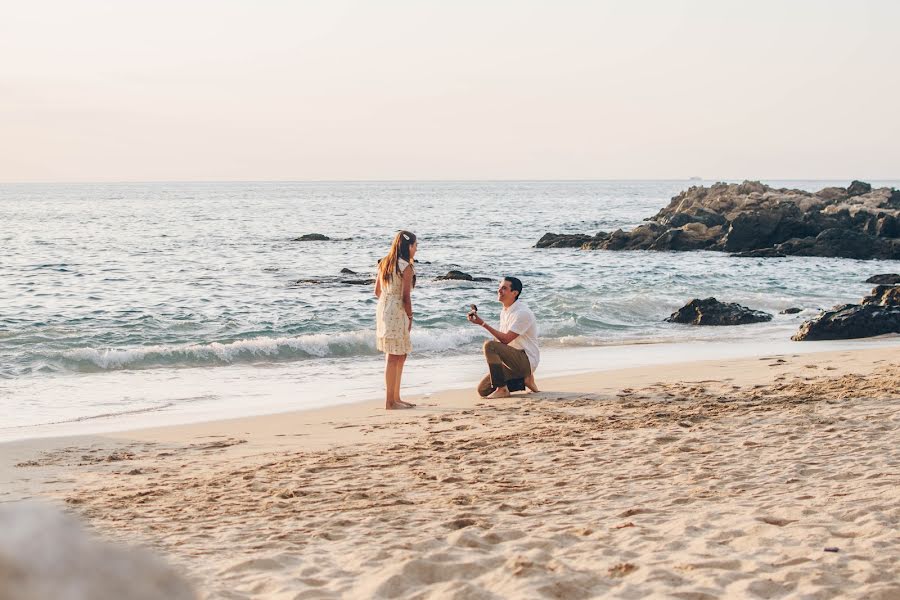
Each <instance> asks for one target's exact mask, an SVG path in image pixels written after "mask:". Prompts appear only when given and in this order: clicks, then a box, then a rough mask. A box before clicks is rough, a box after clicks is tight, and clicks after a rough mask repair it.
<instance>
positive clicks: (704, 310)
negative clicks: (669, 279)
mask: <svg viewBox="0 0 900 600" xmlns="http://www.w3.org/2000/svg"><path fill="white" fill-rule="evenodd" d="M771 320H772V315H770V314H769V313H765V312H762V311H759V310H752V309H749V308H747V307H746V306H741V305H740V304H737V303H735V302H719V301H718V300H716V299H715V298H706V299H703V300H699V299H697V298H695V299H693V300H691V301H690V302H688V303H687V304H686V305H685V306H683V307H681V308H680V309H678V311H677V312H674V313H672V315H671V316H670V317H668V318H667V319H666V321H668V322H669V323H686V324H689V325H746V324H748V323H762V322H765V321H771Z"/></svg>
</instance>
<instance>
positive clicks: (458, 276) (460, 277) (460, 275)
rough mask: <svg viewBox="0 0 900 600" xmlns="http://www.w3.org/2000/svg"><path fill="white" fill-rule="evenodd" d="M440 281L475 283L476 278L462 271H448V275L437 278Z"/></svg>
mask: <svg viewBox="0 0 900 600" xmlns="http://www.w3.org/2000/svg"><path fill="white" fill-rule="evenodd" d="M435 279H436V280H438V281H444V280H452V281H473V280H474V279H475V278H474V277H472V276H471V275H469V274H468V273H464V272H462V271H456V270H453V271H447V273H446V275H439V276H438V277H435Z"/></svg>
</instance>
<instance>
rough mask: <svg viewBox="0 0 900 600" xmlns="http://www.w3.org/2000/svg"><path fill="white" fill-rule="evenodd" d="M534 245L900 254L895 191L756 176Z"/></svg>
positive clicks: (692, 191) (753, 253)
mask: <svg viewBox="0 0 900 600" xmlns="http://www.w3.org/2000/svg"><path fill="white" fill-rule="evenodd" d="M536 247H538V248H567V247H581V248H583V249H586V250H595V249H602V250H719V251H724V252H732V253H735V254H736V255H738V256H750V257H773V256H789V255H797V256H835V257H845V258H861V259H873V258H878V259H900V191H898V190H894V189H891V188H879V189H872V186H871V185H869V184H868V183H864V182H861V181H854V182H853V183H852V184H851V185H850V186H849V187H848V188H841V187H828V188H824V189H822V190H820V191H818V192H815V193H813V192H806V191H803V190H791V189H785V188H772V187H770V186H767V185H764V184H762V183H759V182H757V181H745V182H744V183H741V184H733V183H717V184H714V185H712V186H710V187H704V186H694V187H691V188H689V189H688V190H686V191H684V192H682V193H680V194H679V195H677V196H675V197H674V198H672V201H671V202H670V203H669V205H668V206H666V207H665V208H663V209H662V210H660V211H659V212H658V213H657V214H656V215H654V216H653V217H650V218H649V219H647V220H646V222H645V223H643V224H641V225H639V226H637V227H635V228H634V229H632V230H631V231H628V232H626V231H623V230H621V229H619V230H616V231H614V232H612V233H606V232H600V233H598V234H596V235H593V236H592V235H586V234H550V233H548V234H546V235H544V236H543V237H542V238H541V239H540V240H539V241H538V243H537V244H536Z"/></svg>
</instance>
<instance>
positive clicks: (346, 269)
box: [341, 267, 357, 275]
mask: <svg viewBox="0 0 900 600" xmlns="http://www.w3.org/2000/svg"><path fill="white" fill-rule="evenodd" d="M341 274H342V275H357V272H356V271H352V270H350V269H348V268H347V267H344V268H343V269H341Z"/></svg>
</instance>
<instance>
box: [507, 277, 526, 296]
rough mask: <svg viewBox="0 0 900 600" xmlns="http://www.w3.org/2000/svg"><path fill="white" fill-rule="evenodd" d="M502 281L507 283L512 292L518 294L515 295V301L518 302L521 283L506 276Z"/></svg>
mask: <svg viewBox="0 0 900 600" xmlns="http://www.w3.org/2000/svg"><path fill="white" fill-rule="evenodd" d="M503 281H508V282H509V287H510V289H512V291H514V292H519V293H518V294H517V295H516V300H518V299H519V298H521V297H522V282H521V281H520V280H519V278H518V277H509V276H508V275H507V276H506V277H504V278H503Z"/></svg>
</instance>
